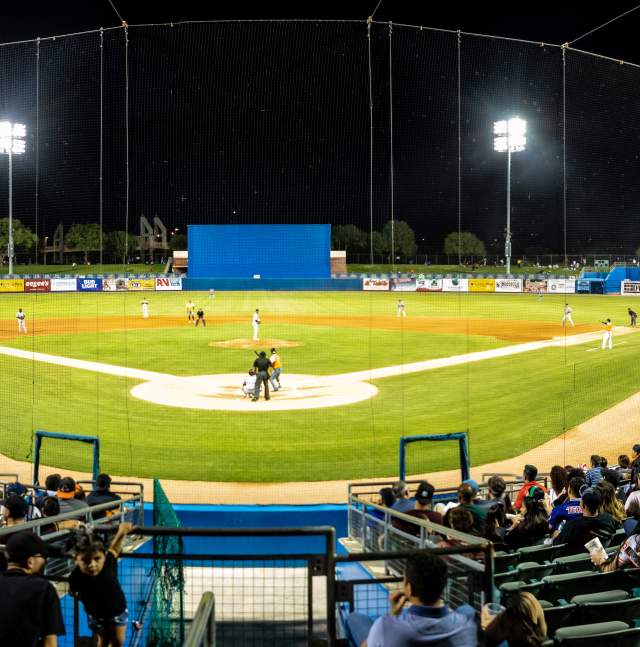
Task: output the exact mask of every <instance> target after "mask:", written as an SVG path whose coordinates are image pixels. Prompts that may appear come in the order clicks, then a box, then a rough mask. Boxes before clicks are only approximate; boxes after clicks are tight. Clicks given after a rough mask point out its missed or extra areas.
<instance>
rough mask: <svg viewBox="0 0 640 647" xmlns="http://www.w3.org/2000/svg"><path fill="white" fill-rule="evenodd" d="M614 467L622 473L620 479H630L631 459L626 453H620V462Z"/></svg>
mask: <svg viewBox="0 0 640 647" xmlns="http://www.w3.org/2000/svg"><path fill="white" fill-rule="evenodd" d="M613 469H614V470H615V471H616V472H618V474H619V475H620V480H624V479H628V478H629V476H630V472H631V459H630V458H629V457H628V456H627V455H626V454H620V456H618V464H617V465H616V466H615V467H614V468H613Z"/></svg>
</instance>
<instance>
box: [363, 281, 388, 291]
mask: <svg viewBox="0 0 640 647" xmlns="http://www.w3.org/2000/svg"><path fill="white" fill-rule="evenodd" d="M362 289H363V290H367V291H370V292H371V291H376V292H377V291H383V290H384V291H387V290H389V279H362Z"/></svg>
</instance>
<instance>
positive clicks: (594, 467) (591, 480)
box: [584, 454, 603, 487]
mask: <svg viewBox="0 0 640 647" xmlns="http://www.w3.org/2000/svg"><path fill="white" fill-rule="evenodd" d="M602 460H603V459H602V457H601V456H598V455H597V454H593V456H591V469H589V470H587V473H586V474H585V476H584V480H585V481H586V482H587V485H588V486H589V487H595V486H596V485H598V483H600V479H602Z"/></svg>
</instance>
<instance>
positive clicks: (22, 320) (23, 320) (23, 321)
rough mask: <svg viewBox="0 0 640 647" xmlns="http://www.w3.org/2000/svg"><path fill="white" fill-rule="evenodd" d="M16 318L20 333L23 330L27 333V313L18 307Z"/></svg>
mask: <svg viewBox="0 0 640 647" xmlns="http://www.w3.org/2000/svg"><path fill="white" fill-rule="evenodd" d="M16 319H17V320H18V334H20V333H21V332H23V333H24V334H25V335H26V334H27V315H25V313H24V312H22V308H18V312H16Z"/></svg>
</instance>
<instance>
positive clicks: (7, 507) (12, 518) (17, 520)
mask: <svg viewBox="0 0 640 647" xmlns="http://www.w3.org/2000/svg"><path fill="white" fill-rule="evenodd" d="M3 508H4V511H5V512H4V516H3V522H4V523H3V526H4V527H5V528H8V527H10V526H20V525H22V524H24V523H27V518H26V517H27V502H26V501H25V500H24V499H23V498H22V497H21V496H18V495H17V494H12V495H10V496H8V497H7V498H6V499H5V500H4V505H3Z"/></svg>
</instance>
